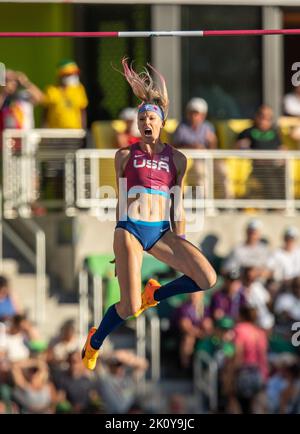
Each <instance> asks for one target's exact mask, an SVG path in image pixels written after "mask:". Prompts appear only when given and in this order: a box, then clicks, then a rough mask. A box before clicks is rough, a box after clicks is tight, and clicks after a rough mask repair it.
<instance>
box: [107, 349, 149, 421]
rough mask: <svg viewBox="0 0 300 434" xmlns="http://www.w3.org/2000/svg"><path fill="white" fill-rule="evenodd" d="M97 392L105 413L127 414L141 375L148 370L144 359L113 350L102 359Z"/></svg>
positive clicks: (132, 402)
mask: <svg viewBox="0 0 300 434" xmlns="http://www.w3.org/2000/svg"><path fill="white" fill-rule="evenodd" d="M102 368H103V369H102V371H101V372H100V377H99V390H100V393H101V396H102V397H103V400H104V403H105V407H106V411H107V413H109V414H110V413H117V414H121V413H127V412H128V411H129V410H130V409H131V407H132V405H133V404H134V403H135V402H136V399H137V394H136V391H137V388H136V384H137V383H138V381H139V379H140V377H141V375H142V374H143V373H144V372H145V371H146V370H147V369H148V362H147V360H146V359H144V358H142V357H139V356H136V355H135V354H133V353H132V352H131V351H128V350H115V351H113V353H111V355H109V356H107V357H106V358H105V359H103V366H102Z"/></svg>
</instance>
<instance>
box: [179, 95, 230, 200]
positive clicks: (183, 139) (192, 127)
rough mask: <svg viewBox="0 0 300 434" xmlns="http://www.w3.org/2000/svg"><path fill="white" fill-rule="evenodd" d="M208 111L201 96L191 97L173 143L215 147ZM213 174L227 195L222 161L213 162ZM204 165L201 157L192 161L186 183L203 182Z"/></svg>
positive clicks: (195, 183)
mask: <svg viewBox="0 0 300 434" xmlns="http://www.w3.org/2000/svg"><path fill="white" fill-rule="evenodd" d="M207 112H208V105H207V102H206V101H205V100H204V99H203V98H192V99H191V100H190V101H189V102H188V103H187V106H186V122H181V123H180V124H179V125H178V127H177V128H176V131H175V133H174V137H173V145H174V147H176V148H179V149H197V150H205V149H206V150H207V149H215V148H217V145H218V139H217V136H216V132H215V128H214V126H213V125H212V124H211V123H210V122H209V121H207V120H206V117H207ZM215 172H216V173H215V175H216V177H217V179H218V182H217V184H218V185H222V186H223V188H224V189H225V192H224V194H225V197H228V187H227V181H226V179H227V177H226V171H225V166H224V164H223V162H222V161H220V160H218V161H216V163H215ZM204 175H205V165H204V161H203V160H201V159H196V160H194V162H193V166H192V168H191V169H190V170H189V172H188V183H189V184H190V185H191V186H199V185H203V184H204Z"/></svg>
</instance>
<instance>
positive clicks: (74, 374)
mask: <svg viewBox="0 0 300 434" xmlns="http://www.w3.org/2000/svg"><path fill="white" fill-rule="evenodd" d="M67 361H68V368H67V369H60V371H59V372H56V373H55V377H54V378H53V381H54V384H55V386H56V388H57V390H58V391H61V390H62V391H64V392H65V397H66V399H67V401H68V402H69V403H70V404H71V405H72V408H73V412H75V413H81V412H82V411H84V410H85V409H86V408H87V407H88V406H89V404H90V399H91V394H92V393H93V391H95V392H97V385H96V382H95V380H94V379H93V378H91V376H90V375H89V372H88V371H87V369H86V368H85V367H84V365H83V364H82V362H81V354H80V352H79V351H73V352H72V353H70V354H69V356H68V360H67Z"/></svg>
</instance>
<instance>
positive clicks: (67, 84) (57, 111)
mask: <svg viewBox="0 0 300 434" xmlns="http://www.w3.org/2000/svg"><path fill="white" fill-rule="evenodd" d="M79 74H80V70H79V67H78V65H77V64H76V63H75V62H74V61H73V60H62V61H61V62H60V63H59V64H58V67H57V84H56V85H50V86H48V87H47V88H46V90H45V96H44V100H43V104H44V106H45V127H47V128H74V129H81V128H83V129H84V128H86V108H87V105H88V99H87V95H86V91H85V88H84V86H83V85H82V84H81V82H80V77H79Z"/></svg>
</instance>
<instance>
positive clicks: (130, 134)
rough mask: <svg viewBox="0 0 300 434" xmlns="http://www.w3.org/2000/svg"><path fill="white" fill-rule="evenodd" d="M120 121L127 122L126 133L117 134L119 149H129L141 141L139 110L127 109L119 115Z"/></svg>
mask: <svg viewBox="0 0 300 434" xmlns="http://www.w3.org/2000/svg"><path fill="white" fill-rule="evenodd" d="M119 119H120V120H122V121H124V122H125V125H126V129H125V131H123V132H121V133H119V132H117V133H116V146H117V148H127V147H128V146H130V145H132V144H133V143H136V142H138V141H139V139H140V137H141V135H140V132H139V130H138V126H137V110H136V109H135V108H132V107H126V108H125V109H123V110H122V111H121V113H120V115H119Z"/></svg>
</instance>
